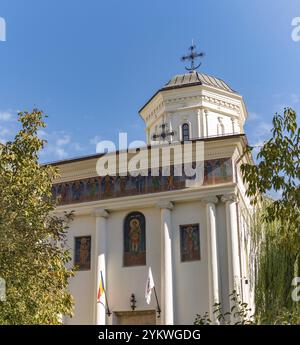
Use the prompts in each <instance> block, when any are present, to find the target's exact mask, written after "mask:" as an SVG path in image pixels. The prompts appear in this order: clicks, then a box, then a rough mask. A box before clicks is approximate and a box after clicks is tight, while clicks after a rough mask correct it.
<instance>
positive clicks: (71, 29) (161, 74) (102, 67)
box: [0, 0, 300, 161]
mask: <svg viewBox="0 0 300 345" xmlns="http://www.w3.org/2000/svg"><path fill="white" fill-rule="evenodd" d="M0 17H2V18H4V19H5V21H6V29H7V41H6V42H0V140H2V141H5V140H8V139H9V138H11V137H12V136H13V134H14V133H15V131H16V129H17V123H16V117H15V114H16V112H17V111H18V110H30V109H32V108H33V107H38V108H40V109H43V110H44V112H45V113H46V114H47V115H48V116H49V118H48V119H47V128H46V130H45V131H44V132H43V133H42V135H43V136H44V137H45V138H46V139H47V140H48V141H49V144H48V146H47V148H46V150H45V152H44V153H43V154H42V157H41V160H42V161H52V160H57V159H64V158H68V157H73V156H81V155H85V154H92V153H94V152H95V149H96V145H95V142H96V141H97V140H102V139H103V140H104V139H105V140H114V141H116V139H117V136H118V132H119V131H126V132H128V134H129V140H130V141H131V140H143V139H144V126H143V122H142V121H141V119H140V118H139V116H138V113H137V111H138V109H139V108H140V107H141V106H142V105H143V104H144V103H145V102H146V101H147V100H148V98H150V97H151V96H152V94H153V93H154V92H155V91H156V90H157V89H158V88H160V87H161V86H162V85H163V84H165V83H166V82H167V81H168V80H169V79H170V78H171V77H172V76H173V75H174V74H178V73H183V72H184V65H183V64H182V62H180V56H181V55H182V54H184V53H186V50H187V48H188V46H189V45H190V43H191V39H192V38H194V40H195V42H196V44H197V46H198V48H199V49H200V50H204V51H205V52H206V57H205V59H204V61H203V65H202V67H201V71H203V72H204V73H208V74H212V75H215V76H218V77H220V78H222V79H224V80H225V81H226V82H227V83H228V84H229V85H230V86H231V87H232V88H234V89H235V90H237V91H239V92H240V93H241V94H242V95H243V97H244V99H245V102H246V105H247V109H248V112H249V119H248V121H247V125H246V133H247V135H248V139H249V141H250V143H252V144H259V143H261V142H262V141H263V140H264V139H265V138H267V137H268V135H269V131H270V126H271V119H272V116H273V114H274V112H276V111H278V112H281V111H282V110H283V107H284V106H287V105H289V106H292V107H293V108H295V109H296V110H300V109H299V108H300V107H299V105H300V83H299V80H300V78H299V76H300V68H299V67H300V65H299V60H300V59H299V58H300V41H299V42H294V41H293V40H292V38H291V32H292V29H293V27H292V25H291V22H292V19H293V18H294V17H300V3H299V0H276V1H274V0H264V1H261V0H260V1H259V0H251V1H250V0H243V1H240V0H224V1H214V0H201V1H200V0H198V1H192V0H190V1H188V2H187V1H179V0H164V1H161V0H160V1H158V0H151V1H146V0H127V1H124V0H110V1H100V0H85V1H83V0H43V1H40V0H26V1H25V0H23V1H22V0H1V3H0Z"/></svg>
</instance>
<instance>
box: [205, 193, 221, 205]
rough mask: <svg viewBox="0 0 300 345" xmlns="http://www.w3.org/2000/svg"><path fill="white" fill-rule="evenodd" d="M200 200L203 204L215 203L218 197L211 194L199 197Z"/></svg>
mask: <svg viewBox="0 0 300 345" xmlns="http://www.w3.org/2000/svg"><path fill="white" fill-rule="evenodd" d="M201 201H202V202H203V203H204V204H216V203H217V202H218V201H219V199H218V198H217V197H216V196H215V195H211V196H205V197H203V198H201Z"/></svg>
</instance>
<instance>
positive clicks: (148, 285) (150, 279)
mask: <svg viewBox="0 0 300 345" xmlns="http://www.w3.org/2000/svg"><path fill="white" fill-rule="evenodd" d="M153 288H154V280H153V276H152V271H151V267H149V272H148V278H147V281H146V291H145V298H146V301H147V304H150V301H151V293H152V289H153Z"/></svg>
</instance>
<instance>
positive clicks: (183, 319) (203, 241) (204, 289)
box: [172, 202, 209, 324]
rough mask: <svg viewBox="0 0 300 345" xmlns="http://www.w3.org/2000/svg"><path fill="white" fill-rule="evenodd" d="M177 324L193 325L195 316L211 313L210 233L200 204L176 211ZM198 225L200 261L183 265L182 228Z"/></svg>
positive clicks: (174, 219) (175, 274)
mask: <svg viewBox="0 0 300 345" xmlns="http://www.w3.org/2000/svg"><path fill="white" fill-rule="evenodd" d="M172 216H173V219H172V220H173V234H174V237H173V238H174V242H173V250H174V256H173V259H174V300H175V302H176V303H175V306H174V313H175V317H174V322H175V324H193V322H194V320H195V316H196V314H204V313H205V312H206V311H209V301H208V262H207V231H206V215H205V209H204V206H203V205H202V204H201V203H200V202H194V203H186V204H180V205H177V206H176V205H175V208H174V210H173V214H172ZM194 223H199V229H200V255H201V257H200V261H190V262H181V260H180V231H179V226H180V225H184V224H194Z"/></svg>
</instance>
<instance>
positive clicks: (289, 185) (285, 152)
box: [241, 108, 300, 324]
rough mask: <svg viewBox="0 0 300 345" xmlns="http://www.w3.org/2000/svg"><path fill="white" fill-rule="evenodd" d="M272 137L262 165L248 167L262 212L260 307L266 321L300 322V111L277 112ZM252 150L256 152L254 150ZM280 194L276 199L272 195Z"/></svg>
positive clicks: (257, 224)
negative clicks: (298, 290)
mask: <svg viewBox="0 0 300 345" xmlns="http://www.w3.org/2000/svg"><path fill="white" fill-rule="evenodd" d="M271 133H272V137H271V138H270V139H269V140H267V141H266V142H265V143H264V144H263V146H262V148H261V149H260V152H259V153H258V155H257V161H258V163H257V164H256V165H251V164H244V165H242V167H241V169H242V173H243V177H244V181H245V182H246V184H247V185H248V188H247V192H246V193H247V195H248V196H249V197H251V198H252V204H254V205H255V209H256V213H255V215H254V218H253V224H252V227H253V229H252V235H253V236H252V238H253V241H254V250H255V251H256V253H255V257H256V279H255V305H256V319H257V320H258V322H260V323H270V324H275V323H299V321H300V307H299V306H298V304H299V303H298V304H297V303H295V302H294V301H293V300H292V297H291V294H292V290H293V288H294V287H293V286H292V285H291V284H292V279H293V277H294V276H299V275H300V270H299V253H300V211H299V210H300V189H299V179H300V169H299V163H300V160H299V157H300V155H299V153H300V145H299V144H300V141H299V140H300V128H298V126H297V116H296V112H295V111H294V110H292V109H291V108H285V109H284V114H283V115H280V114H275V116H274V118H273V128H272V131H271ZM248 150H250V151H251V148H248ZM274 191H275V192H278V193H279V195H280V197H279V198H278V199H276V200H274V199H271V198H269V197H267V198H266V194H267V193H270V192H274Z"/></svg>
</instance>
